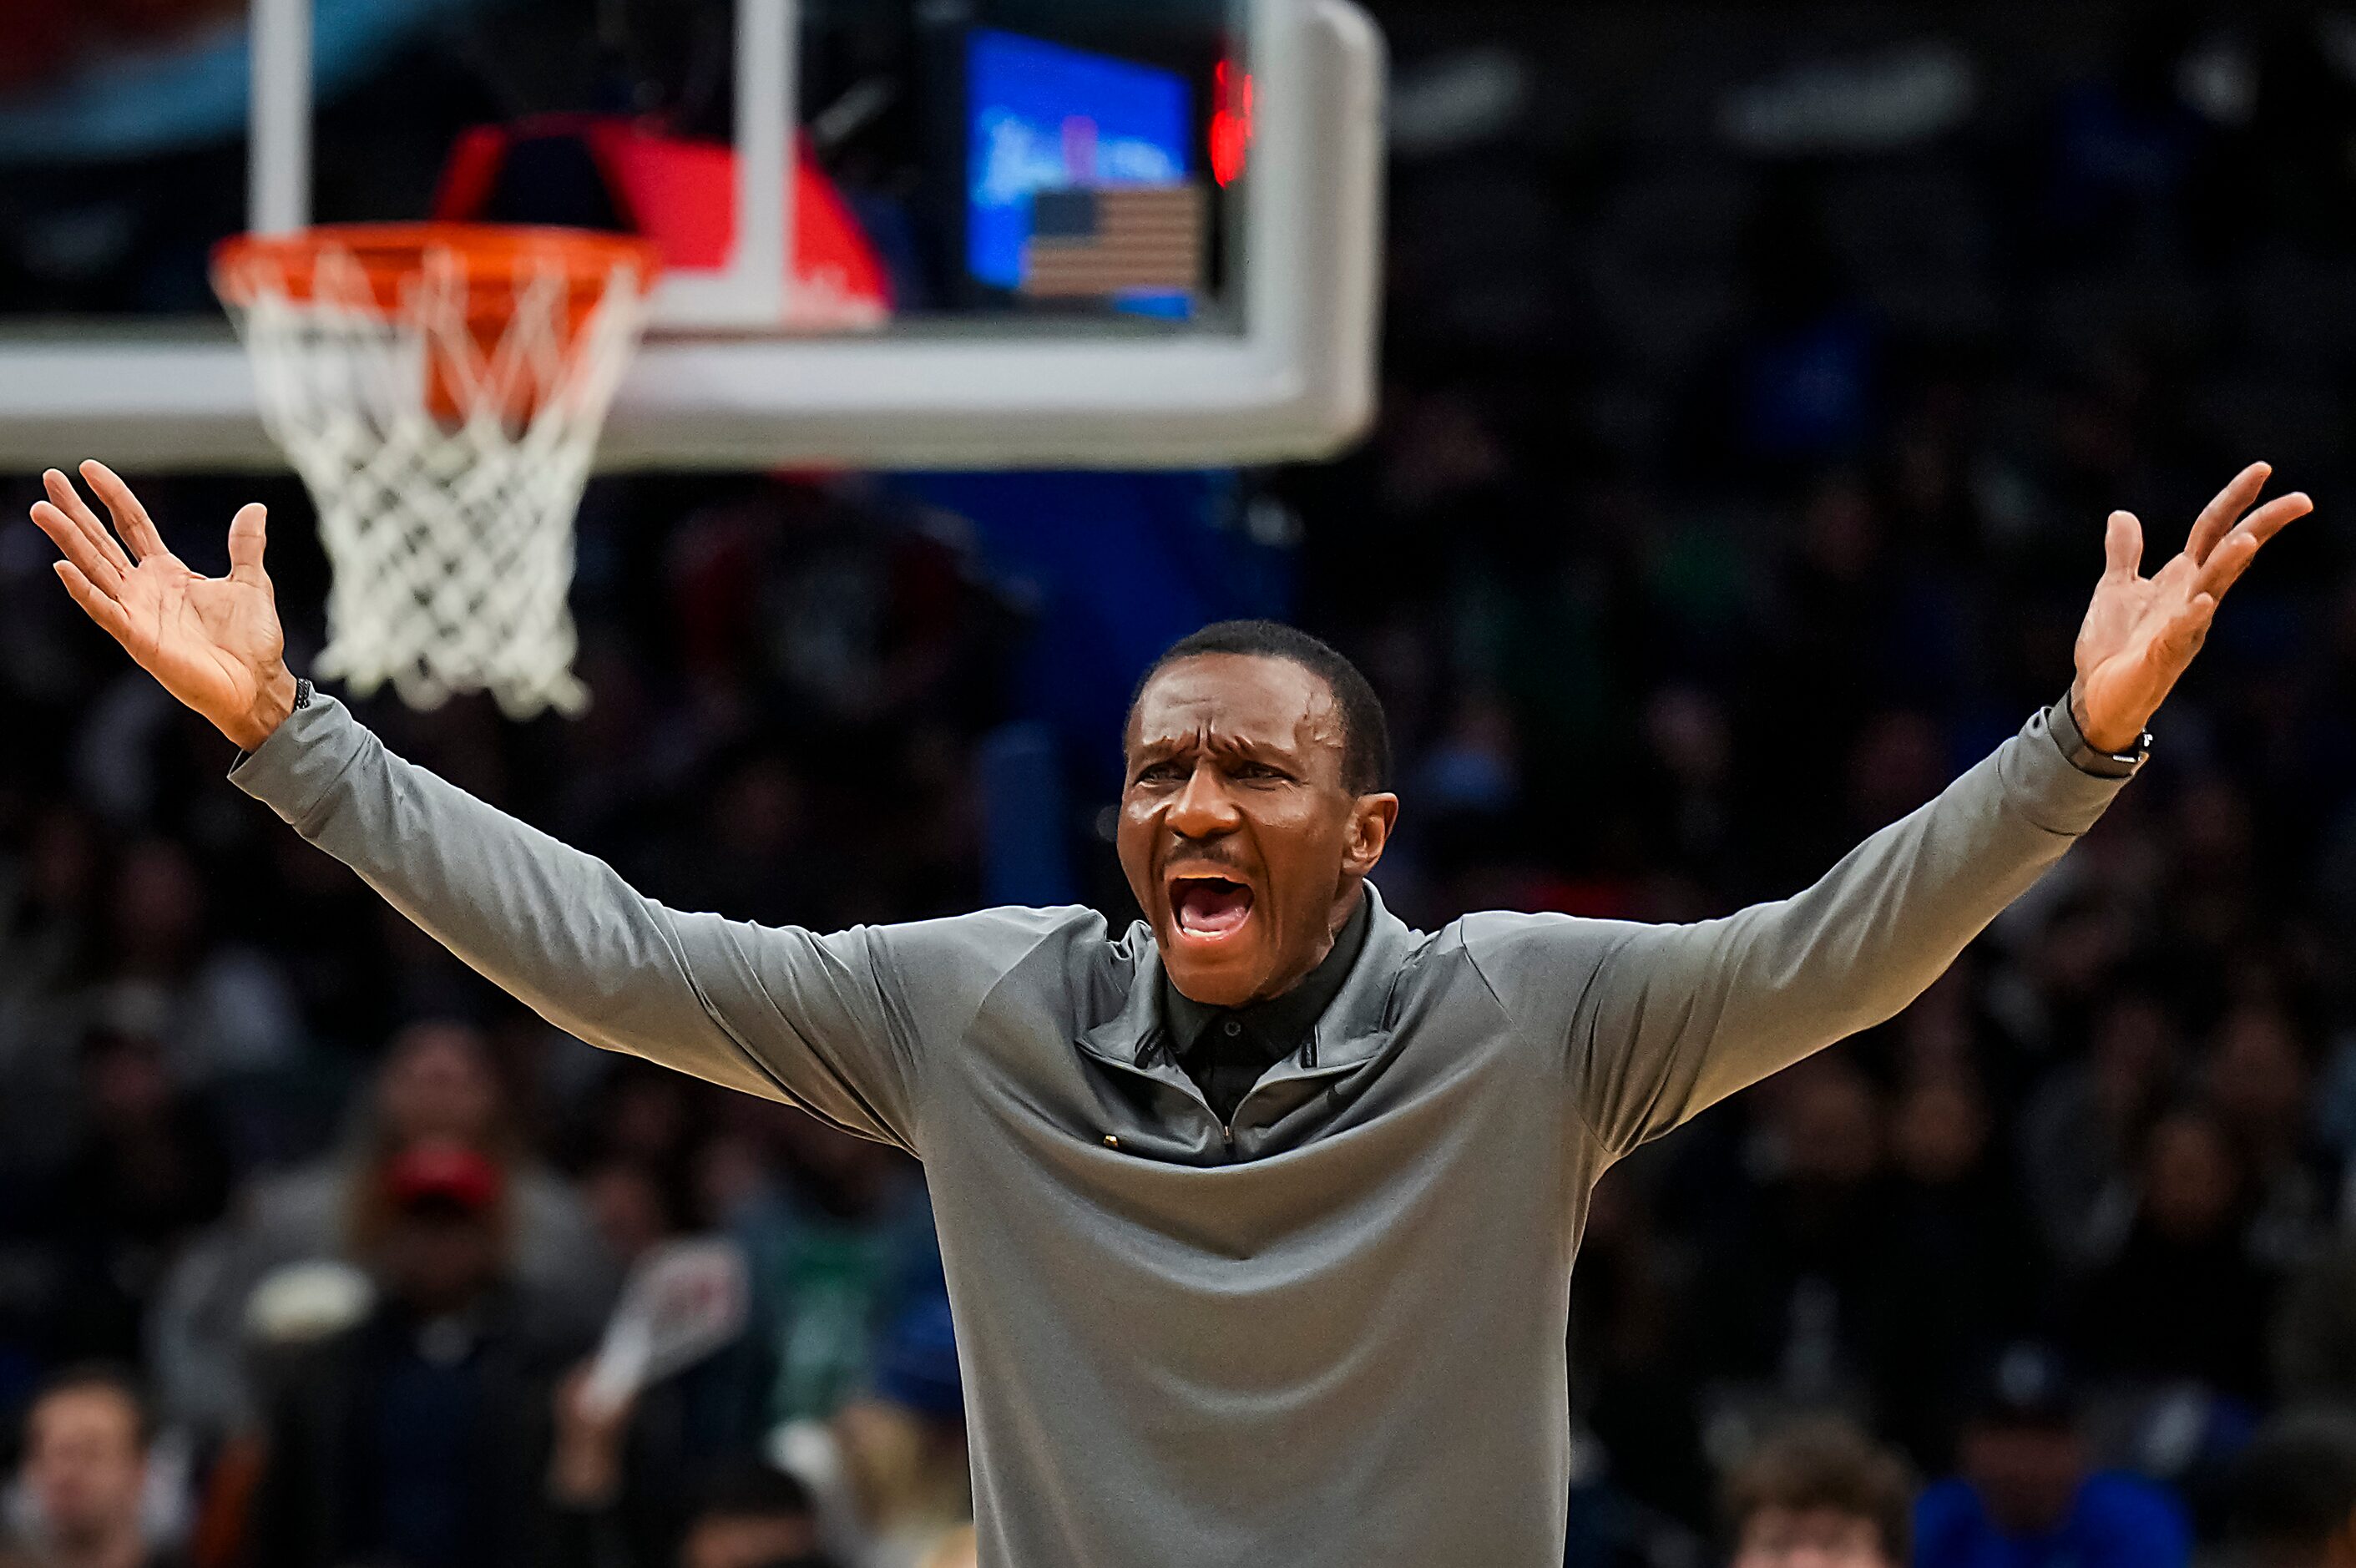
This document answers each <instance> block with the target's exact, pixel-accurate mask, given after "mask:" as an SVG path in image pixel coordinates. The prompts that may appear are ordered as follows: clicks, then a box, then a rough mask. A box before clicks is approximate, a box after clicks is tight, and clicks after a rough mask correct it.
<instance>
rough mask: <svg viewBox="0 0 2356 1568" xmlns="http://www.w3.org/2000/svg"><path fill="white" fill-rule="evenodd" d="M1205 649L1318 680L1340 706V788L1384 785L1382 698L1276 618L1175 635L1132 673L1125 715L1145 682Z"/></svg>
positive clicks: (1387, 763) (1315, 642) (1321, 646)
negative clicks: (1283, 666) (1276, 664)
mask: <svg viewBox="0 0 2356 1568" xmlns="http://www.w3.org/2000/svg"><path fill="white" fill-rule="evenodd" d="M1205 653H1239V654H1244V655H1246V656H1248V657H1250V658H1255V659H1282V660H1288V661H1289V662H1290V663H1294V664H1298V665H1300V666H1301V668H1302V669H1303V670H1306V671H1309V672H1310V673H1311V674H1312V675H1314V676H1316V677H1317V678H1318V679H1319V680H1321V681H1323V682H1325V685H1326V689H1327V690H1329V691H1331V692H1332V693H1333V703H1334V705H1335V706H1337V707H1339V708H1340V709H1341V710H1342V788H1344V789H1347V790H1349V791H1350V793H1352V794H1353V795H1371V794H1373V793H1375V792H1376V791H1377V790H1381V789H1389V788H1390V779H1391V727H1390V722H1389V721H1388V720H1387V719H1386V718H1385V717H1384V716H1383V702H1382V699H1381V698H1380V697H1377V696H1376V695H1375V689H1374V687H1373V686H1371V685H1369V684H1368V683H1367V681H1366V678H1365V675H1363V674H1361V673H1360V672H1359V671H1358V667H1357V666H1356V665H1355V664H1353V663H1351V662H1350V660H1348V659H1347V658H1346V657H1344V655H1343V653H1342V651H1341V650H1339V649H1337V648H1335V647H1334V646H1333V644H1332V643H1329V642H1327V641H1325V640H1324V639H1322V638H1315V637H1312V636H1310V635H1309V634H1308V633H1307V632H1305V631H1303V630H1301V628H1299V627H1293V626H1287V625H1285V624H1284V623H1283V622H1282V621H1277V620H1223V621H1215V622H1213V623H1212V624H1211V625H1209V626H1206V627H1205V628H1203V629H1202V630H1200V631H1198V632H1194V633H1193V634H1192V635H1190V636H1187V637H1182V638H1180V639H1178V640H1177V641H1175V642H1173V643H1172V644H1171V645H1170V646H1169V647H1168V648H1166V649H1164V650H1162V657H1161V658H1159V659H1156V660H1154V661H1153V662H1152V663H1151V664H1150V665H1148V666H1147V667H1146V671H1145V673H1144V674H1142V675H1141V676H1139V677H1138V680H1137V689H1136V690H1135V691H1133V692H1131V693H1130V697H1129V716H1130V718H1132V719H1133V718H1135V717H1136V716H1137V700H1138V699H1139V698H1140V697H1142V696H1143V695H1145V688H1146V687H1147V686H1149V685H1151V683H1152V681H1153V678H1154V677H1155V676H1156V675H1159V674H1161V673H1162V671H1164V670H1166V669H1168V668H1169V667H1170V666H1171V665H1173V664H1175V663H1177V662H1178V661H1179V660H1182V659H1194V658H1196V657H1198V656H1200V655H1202V654H1205Z"/></svg>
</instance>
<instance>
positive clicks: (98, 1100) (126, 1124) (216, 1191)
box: [48, 1028, 230, 1358]
mask: <svg viewBox="0 0 2356 1568" xmlns="http://www.w3.org/2000/svg"><path fill="white" fill-rule="evenodd" d="M81 1058H82V1059H81V1077H82V1094H81V1117H80V1122H81V1133H80V1139H79V1141H78V1144H77V1145H76V1148H75V1150H74V1154H73V1157H72V1158H71V1159H70V1161H69V1162H68V1163H67V1165H66V1167H65V1171H64V1173H63V1176H62V1177H61V1179H60V1180H59V1184H58V1190H57V1192H56V1194H55V1195H54V1197H53V1198H52V1199H51V1200H50V1202H49V1205H48V1208H49V1211H50V1215H51V1217H52V1220H53V1223H54V1224H55V1227H56V1230H57V1234H58V1238H59V1251H60V1253H61V1254H62V1256H63V1257H64V1258H65V1259H66V1260H67V1263H68V1272H67V1275H66V1280H65V1287H64V1293H63V1294H64V1296H65V1310H64V1312H63V1313H61V1315H60V1316H61V1317H62V1318H63V1319H65V1321H64V1322H62V1323H61V1324H60V1326H59V1333H58V1334H57V1336H56V1337H54V1338H53V1339H52V1343H53V1344H62V1345H64V1346H68V1347H71V1348H73V1349H74V1350H75V1351H77V1352H78V1353H80V1354H87V1355H102V1356H109V1357H122V1358H131V1357H135V1356H136V1355H137V1354H138V1353H139V1350H140V1332H141V1326H142V1323H143V1320H144V1318H145V1315H146V1311H147V1306H148V1304H149V1302H150V1300H151V1299H152V1297H153V1295H154V1293H155V1290H156V1289H157V1288H158V1286H159V1285H160V1284H161V1283H162V1280H163V1278H164V1275H165V1273H166V1270H167V1269H168V1268H169V1267H170V1265H171V1263H172V1262H173V1261H174V1259H175V1258H176V1257H177V1255H178V1253H179V1251H180V1249H181V1247H182V1245H183V1244H184V1243H185V1242H186V1241H187V1239H188V1238H189V1237H190V1236H192V1235H194V1234H196V1232H197V1230H198V1227H200V1226H204V1225H209V1224H210V1223H211V1222H212V1221H213V1220H215V1219H219V1218H220V1212H221V1209H222V1207H223V1206H224V1205H225V1204H226V1203H227V1202H228V1198H229V1186H230V1156H229V1150H228V1149H227V1147H226V1146H225V1145H224V1144H223V1143H222V1140H221V1135H220V1127H219V1124H218V1122H216V1121H215V1119H214V1117H213V1114H212V1107H211V1105H210V1104H209V1101H206V1100H205V1099H203V1098H201V1097H199V1096H198V1095H195V1094H193V1093H191V1092H189V1091H188V1090H186V1089H183V1088H181V1087H180V1086H178V1085H177V1084H175V1083H174V1082H173V1081H172V1079H171V1076H170V1075H169V1073H168V1072H167V1071H166V1064H165V1060H164V1052H163V1049H162V1047H161V1046H160V1045H159V1044H158V1043H157V1042H156V1041H155V1039H153V1038H152V1037H150V1036H144V1035H133V1034H123V1033H119V1032H117V1031H114V1030H112V1029H104V1028H101V1029H94V1030H92V1031H91V1033H90V1034H89V1035H88V1036H86V1037H85V1038H84V1039H83V1041H82V1051H81Z"/></svg>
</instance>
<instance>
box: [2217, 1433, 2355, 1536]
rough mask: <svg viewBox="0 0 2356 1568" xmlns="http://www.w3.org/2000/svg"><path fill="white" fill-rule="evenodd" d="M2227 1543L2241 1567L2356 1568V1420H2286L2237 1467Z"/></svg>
mask: <svg viewBox="0 0 2356 1568" xmlns="http://www.w3.org/2000/svg"><path fill="white" fill-rule="evenodd" d="M2225 1535H2226V1543H2227V1545H2228V1547H2229V1548H2230V1549H2232V1551H2233V1553H2234V1557H2233V1562H2234V1563H2235V1564H2236V1565H2237V1568H2356V1420H2351V1418H2350V1417H2348V1416H2346V1415H2341V1414H2323V1413H2319V1412H2318V1413H2308V1414H2299V1415H2290V1416H2285V1417H2282V1418H2280V1419H2278V1420H2276V1422H2274V1423H2272V1424H2270V1425H2269V1426H2267V1427H2265V1429H2264V1430H2262V1431H2261V1432H2260V1433H2259V1434H2258V1435H2257V1436H2256V1437H2255V1438H2254V1439H2252V1440H2251V1443H2250V1445H2249V1447H2247V1448H2246V1449H2244V1450H2243V1452H2242V1456H2241V1459H2240V1462H2239V1463H2238V1464H2236V1465H2235V1466H2234V1474H2233V1488H2232V1495H2231V1497H2230V1498H2229V1499H2228V1501H2227V1505H2226V1515H2225Z"/></svg>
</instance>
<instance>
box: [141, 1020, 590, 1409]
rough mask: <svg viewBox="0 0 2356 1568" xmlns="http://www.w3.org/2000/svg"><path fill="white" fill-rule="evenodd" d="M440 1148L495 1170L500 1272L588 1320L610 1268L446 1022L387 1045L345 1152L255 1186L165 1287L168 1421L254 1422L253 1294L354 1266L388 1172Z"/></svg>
mask: <svg viewBox="0 0 2356 1568" xmlns="http://www.w3.org/2000/svg"><path fill="white" fill-rule="evenodd" d="M436 1141H445V1142H451V1143H456V1144H464V1145H465V1146H466V1147H467V1148H470V1149H472V1150H474V1151H475V1152H476V1153H477V1154H478V1155H482V1156H483V1157H484V1158H485V1159H487V1160H488V1161H490V1162H491V1163H492V1164H493V1165H496V1166H497V1167H498V1177H499V1188H500V1192H501V1194H502V1197H501V1205H502V1209H503V1212H504V1215H505V1219H506V1223H505V1226H504V1229H503V1231H502V1235H503V1237H504V1240H505V1244H506V1245H507V1246H508V1247H509V1256H508V1258H507V1259H506V1260H505V1266H506V1269H507V1272H508V1273H509V1274H510V1275H511V1276H512V1277H513V1278H514V1279H515V1280H516V1281H517V1282H518V1283H521V1284H523V1285H526V1286H528V1287H530V1289H531V1290H533V1291H534V1292H535V1293H537V1294H540V1295H541V1297H543V1298H544V1299H546V1300H547V1301H549V1302H550V1303H552V1304H556V1303H568V1304H573V1305H575V1306H576V1307H577V1309H578V1311H579V1312H580V1314H581V1316H582V1317H583V1320H584V1322H588V1321H594V1318H595V1316H596V1315H597V1314H598V1313H600V1312H601V1311H602V1310H603V1307H604V1305H605V1302H606V1300H607V1299H609V1297H610V1294H611V1292H612V1288H613V1272H614V1271H613V1264H612V1262H611V1261H610V1260H609V1259H608V1258H607V1257H606V1256H605V1249H604V1248H603V1246H602V1245H601V1244H600V1242H599V1240H598V1239H597V1236H596V1234H595V1232H594V1230H593V1228H592V1226H591V1222H590V1219H589V1216H588V1213H587V1210H586V1209H585V1208H584V1205H583V1203H582V1201H581V1198H580V1197H578V1196H577V1195H576V1194H575V1193H574V1192H573V1189H572V1188H571V1187H568V1186H567V1185H566V1184H565V1183H564V1181H563V1180H562V1178H561V1177H559V1176H557V1175H556V1174H555V1173H554V1172H552V1171H551V1170H549V1169H547V1168H546V1167H545V1166H543V1165H541V1164H540V1163H539V1162H538V1161H537V1160H536V1159H534V1158H533V1157H532V1156H531V1155H530V1153H529V1151H528V1150H527V1149H526V1147H525V1145H524V1142H523V1139H522V1137H521V1135H520V1133H519V1131H518V1130H517V1128H516V1127H515V1125H514V1123H513V1121H512V1119H511V1114H510V1112H509V1108H508V1106H507V1104H506V1100H505V1097H504V1095H503V1093H502V1092H501V1090H500V1087H499V1082H498V1076H497V1075H496V1074H495V1073H494V1072H493V1070H492V1067H491V1059H490V1053H489V1048H488V1047H487V1045H486V1044H485V1042H484V1039H483V1036H482V1035H481V1034H480V1032H479V1031H477V1030H476V1029H475V1028H474V1027H473V1026H469V1025H466V1024H461V1023H456V1022H452V1021H448V1020H429V1021H426V1022H423V1023H417V1024H412V1025H411V1026H409V1027H407V1028H405V1029H403V1030H402V1032H401V1033H400V1034H398V1035H396V1036H393V1039H392V1043H391V1045H390V1046H389V1047H387V1048H386V1051H385V1056H384V1061H383V1064H382V1066H381V1067H380V1068H379V1069H378V1071H377V1076H376V1082H375V1085H374V1088H373V1090H372V1092H371V1094H370V1095H369V1100H368V1101H367V1102H366V1104H365V1105H364V1106H363V1107H362V1108H361V1111H360V1113H359V1116H358V1117H357V1118H356V1120H355V1122H354V1128H353V1133H352V1135H351V1136H350V1137H349V1138H348V1139H347V1140H346V1142H345V1144H344V1145H343V1146H342V1147H341V1148H339V1149H337V1150H336V1151H335V1152H334V1153H332V1154H330V1155H327V1157H326V1158H324V1159H322V1160H320V1161H318V1162H316V1164H313V1165H305V1166H303V1167H301V1168H299V1169H296V1170H294V1171H290V1172H288V1173H286V1174H284V1175H283V1176H274V1177H270V1178H266V1179H264V1180H263V1181H262V1182H260V1183H258V1184H257V1185H256V1186H255V1187H253V1188H252V1190H251V1191H250V1192H248V1193H247V1194H246V1195H245V1196H244V1198H243V1202H242V1206H241V1207H242V1212H241V1216H240V1217H239V1218H238V1219H235V1220H233V1221H232V1223H231V1226H230V1229H229V1230H226V1231H223V1232H219V1233H216V1234H215V1235H214V1236H213V1237H211V1238H210V1239H209V1241H208V1242H207V1243H206V1244H204V1245H203V1246H201V1247H199V1248H198V1250H197V1251H196V1253H195V1255H194V1256H192V1257H191V1259H190V1260H189V1261H188V1262H187V1264H186V1265H185V1266H184V1267H183V1269H182V1271H181V1277H180V1278H178V1279H177V1280H176V1281H175V1282H174V1283H173V1285H172V1286H171V1287H169V1288H168V1289H167V1303H166V1307H165V1310H164V1314H163V1318H162V1321H161V1322H159V1324H158V1333H159V1336H160V1337H162V1339H163V1340H164V1341H165V1342H166V1344H168V1345H170V1346H171V1347H172V1350H173V1353H172V1354H171V1355H170V1356H168V1357H167V1358H166V1359H165V1361H164V1363H163V1364H164V1367H165V1369H166V1374H167V1377H168V1386H167V1387H166V1390H165V1394H166V1406H167V1408H169V1409H170V1410H171V1411H172V1412H173V1413H174V1415H175V1417H176V1418H177V1419H182V1420H187V1421H190V1422H193V1423H197V1424H198V1425H200V1426H203V1427H205V1428H208V1429H211V1430H223V1429H228V1428H232V1427H235V1426H239V1425H241V1424H243V1423H245V1422H247V1421H248V1420H250V1418H251V1414H252V1412H251V1403H252V1393H251V1391H250V1390H249V1389H248V1388H247V1386H246V1382H245V1379H244V1377H243V1374H242V1372H241V1337H242V1334H243V1331H244V1323H245V1305H246V1301H247V1299H248V1297H249V1296H250V1295H251V1294H252V1291H253V1287H254V1286H255V1285H256V1284H257V1283H260V1281H261V1280H262V1278H263V1277H264V1276H265V1275H267V1274H269V1273H272V1272H273V1270H276V1269H279V1268H281V1267H284V1265H286V1264H288V1263H293V1262H303V1261H305V1260H311V1259H338V1258H339V1259H345V1260H348V1261H353V1262H359V1261H361V1260H360V1258H359V1251H360V1247H361V1242H362V1238H361V1237H360V1236H359V1228H360V1227H361V1226H363V1225H364V1224H365V1223H366V1222H367V1219H368V1217H369V1214H370V1213H371V1211H372V1210H373V1209H374V1208H375V1206H376V1205H377V1203H378V1201H379V1199H380V1196H381V1194H382V1192H383V1190H384V1185H383V1184H384V1180H385V1176H386V1173H387V1172H388V1171H390V1170H391V1167H392V1165H394V1164H395V1163H397V1162H398V1161H399V1160H400V1159H401V1158H402V1155H404V1154H405V1153H407V1152H408V1151H409V1150H411V1149H412V1148H414V1147H417V1146H419V1145H421V1144H426V1143H430V1142H436Z"/></svg>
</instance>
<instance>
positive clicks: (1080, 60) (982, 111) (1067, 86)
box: [966, 27, 1194, 288]
mask: <svg viewBox="0 0 2356 1568" xmlns="http://www.w3.org/2000/svg"><path fill="white" fill-rule="evenodd" d="M966 104H967V122H966V124H967V138H968V146H967V151H966V266H967V268H968V269H969V271H970V272H971V273H972V274H973V275H974V276H975V277H976V278H977V279H979V280H980V281H981V282H983V283H986V284H991V285H996V286H997V287H1000V288H1013V287H1015V286H1017V285H1020V284H1021V283H1022V281H1023V242H1024V241H1026V240H1027V239H1029V238H1030V233H1031V195H1032V193H1033V191H1037V190H1049V189H1055V188H1069V187H1073V186H1085V187H1104V186H1112V185H1168V184H1172V183H1174V182H1176V181H1178V180H1182V179H1184V178H1185V177H1186V176H1187V172H1188V169H1187V162H1186V148H1187V142H1188V140H1189V133H1190V129H1191V127H1192V125H1193V123H1194V120H1193V114H1192V109H1191V105H1190V103H1189V102H1188V94H1187V88H1186V80H1185V78H1183V76H1181V75H1179V74H1178V73H1177V72H1176V71H1173V70H1161V69H1159V68H1157V67H1154V66H1147V65H1136V64H1132V63H1131V62H1130V61H1128V60H1121V59H1112V58H1111V57H1110V56H1108V55H1100V54H1092V53H1089V52H1088V51H1087V50H1085V49H1075V48H1065V47H1064V46H1063V45H1061V44H1050V43H1042V42H1041V41H1040V40H1038V39H1037V38H1024V37H1023V36H1022V35H1020V34H1018V33H1006V32H1000V31H998V30H997V29H995V28H991V27H976V28H974V29H973V30H972V31H971V32H970V33H969V34H968V35H967V40H966Z"/></svg>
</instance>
